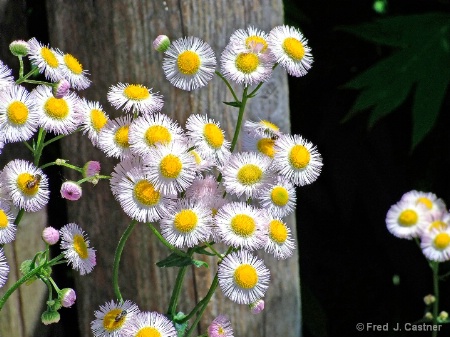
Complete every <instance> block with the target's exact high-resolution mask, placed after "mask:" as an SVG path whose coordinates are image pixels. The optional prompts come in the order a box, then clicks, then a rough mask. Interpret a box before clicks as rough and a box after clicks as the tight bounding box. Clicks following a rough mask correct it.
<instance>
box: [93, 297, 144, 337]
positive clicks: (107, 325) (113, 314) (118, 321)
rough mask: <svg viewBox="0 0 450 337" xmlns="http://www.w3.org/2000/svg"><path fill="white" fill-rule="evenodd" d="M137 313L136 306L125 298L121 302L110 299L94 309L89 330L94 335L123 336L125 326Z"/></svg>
mask: <svg viewBox="0 0 450 337" xmlns="http://www.w3.org/2000/svg"><path fill="white" fill-rule="evenodd" d="M138 313H139V308H138V306H137V305H136V304H135V303H133V302H131V301H130V300H126V301H125V302H123V303H120V302H117V303H116V302H115V301H112V300H111V301H110V302H106V303H105V304H104V305H101V306H100V310H95V313H94V315H95V320H93V321H92V322H91V330H92V333H93V334H94V336H95V337H123V336H124V335H123V333H124V330H125V328H126V327H127V326H128V324H130V322H131V321H132V320H133V319H134V318H135V316H136V315H137V314H138Z"/></svg>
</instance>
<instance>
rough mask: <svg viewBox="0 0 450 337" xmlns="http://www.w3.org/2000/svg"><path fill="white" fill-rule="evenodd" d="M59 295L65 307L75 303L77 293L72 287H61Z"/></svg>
mask: <svg viewBox="0 0 450 337" xmlns="http://www.w3.org/2000/svg"><path fill="white" fill-rule="evenodd" d="M58 297H59V298H60V300H61V305H62V306H63V307H64V308H70V307H71V306H72V305H74V304H75V301H76V299H77V294H76V293H75V290H73V289H72V288H64V289H61V292H60V293H59V294H58Z"/></svg>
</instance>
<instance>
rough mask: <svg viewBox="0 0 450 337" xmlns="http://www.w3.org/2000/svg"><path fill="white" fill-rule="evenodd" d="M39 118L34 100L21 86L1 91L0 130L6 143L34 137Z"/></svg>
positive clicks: (13, 86)
mask: <svg viewBox="0 0 450 337" xmlns="http://www.w3.org/2000/svg"><path fill="white" fill-rule="evenodd" d="M38 121H39V116H38V113H37V110H36V107H35V103H34V100H33V99H32V97H31V96H30V94H29V93H28V91H27V90H26V89H25V88H24V87H22V86H20V85H12V86H10V87H8V88H7V89H5V90H3V91H0V130H1V133H2V134H3V140H4V141H5V142H22V141H27V140H29V139H30V138H31V137H33V135H34V133H35V132H36V130H37V128H38Z"/></svg>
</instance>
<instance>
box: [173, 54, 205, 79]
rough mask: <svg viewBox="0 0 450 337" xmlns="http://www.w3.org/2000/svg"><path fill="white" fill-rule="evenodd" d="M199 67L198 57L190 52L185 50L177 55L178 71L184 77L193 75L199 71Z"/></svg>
mask: <svg viewBox="0 0 450 337" xmlns="http://www.w3.org/2000/svg"><path fill="white" fill-rule="evenodd" d="M200 65H201V60H200V57H199V56H198V54H197V53H195V52H193V51H191V50H186V51H184V52H182V53H181V54H180V55H178V59H177V66H178V70H179V71H180V73H182V74H184V75H195V74H196V73H197V72H198V70H199V69H200Z"/></svg>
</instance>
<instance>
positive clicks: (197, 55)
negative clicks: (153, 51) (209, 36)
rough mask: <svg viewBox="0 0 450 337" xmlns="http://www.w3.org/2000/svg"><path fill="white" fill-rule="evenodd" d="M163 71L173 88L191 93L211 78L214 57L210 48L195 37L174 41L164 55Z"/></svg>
mask: <svg viewBox="0 0 450 337" xmlns="http://www.w3.org/2000/svg"><path fill="white" fill-rule="evenodd" d="M164 55H165V57H164V60H163V65H162V67H163V70H164V74H165V75H166V78H167V79H168V80H169V82H170V83H172V85H173V86H175V87H177V88H180V89H183V90H187V91H191V90H194V89H197V88H200V87H203V86H205V85H206V84H207V83H208V82H209V81H210V80H211V78H212V77H213V75H214V70H215V68H216V57H215V56H214V52H213V50H212V49H211V47H210V46H209V45H208V44H207V43H205V42H203V41H202V40H200V39H199V38H196V37H192V36H191V37H187V38H181V39H178V40H176V41H174V42H173V43H172V44H171V45H170V47H169V49H167V51H166V52H165V53H164Z"/></svg>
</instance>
